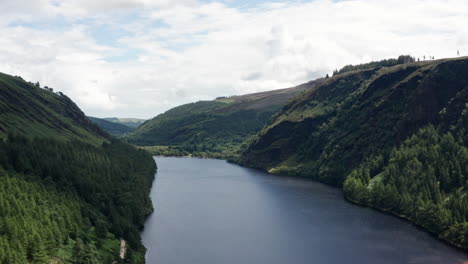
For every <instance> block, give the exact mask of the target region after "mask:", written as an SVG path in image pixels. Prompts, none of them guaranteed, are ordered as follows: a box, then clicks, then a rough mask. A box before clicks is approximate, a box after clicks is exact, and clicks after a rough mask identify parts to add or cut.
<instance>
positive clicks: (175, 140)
mask: <svg viewBox="0 0 468 264" xmlns="http://www.w3.org/2000/svg"><path fill="white" fill-rule="evenodd" d="M321 81H322V80H321V79H320V80H316V81H312V82H309V83H306V84H304V85H301V86H298V87H294V88H289V89H281V90H275V91H269V92H262V93H255V94H248V95H242V96H232V97H219V98H217V99H216V100H213V101H200V102H196V103H191V104H186V105H182V106H179V107H175V108H173V109H171V110H169V111H167V112H165V113H164V114H161V115H158V116H157V117H155V118H153V119H151V120H148V121H146V122H145V123H143V124H142V125H141V126H140V127H139V128H138V129H137V130H135V131H134V132H132V133H130V134H129V135H128V136H127V137H126V139H127V140H128V142H130V143H133V144H136V145H140V146H147V147H145V148H146V149H147V150H149V151H151V152H152V153H153V154H157V155H176V156H179V155H194V156H200V157H215V158H220V157H224V158H226V157H232V156H234V155H235V152H236V151H237V150H238V149H239V147H240V145H241V144H242V142H244V141H245V139H246V138H249V137H251V136H252V135H254V134H256V133H257V132H258V131H260V129H261V128H262V127H263V126H264V125H265V124H266V123H267V122H268V120H269V119H270V118H271V116H272V115H273V114H274V113H276V112H277V111H278V110H279V109H281V107H282V106H283V105H285V104H286V103H287V102H288V101H289V100H290V99H291V98H292V97H294V96H296V95H298V94H299V93H301V92H304V91H307V90H309V89H312V88H313V87H315V86H316V85H317V84H318V83H320V82H321ZM148 146H151V147H148Z"/></svg>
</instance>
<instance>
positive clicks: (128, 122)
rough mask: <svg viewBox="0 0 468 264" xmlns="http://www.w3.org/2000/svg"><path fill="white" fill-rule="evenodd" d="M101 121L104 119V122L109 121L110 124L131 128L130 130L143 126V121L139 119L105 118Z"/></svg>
mask: <svg viewBox="0 0 468 264" xmlns="http://www.w3.org/2000/svg"><path fill="white" fill-rule="evenodd" d="M102 119H104V120H106V121H109V122H112V123H116V124H121V125H125V126H128V127H132V128H137V127H139V126H140V125H141V124H143V122H145V119H140V118H121V117H106V118H102Z"/></svg>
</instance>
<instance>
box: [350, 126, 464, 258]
mask: <svg viewBox="0 0 468 264" xmlns="http://www.w3.org/2000/svg"><path fill="white" fill-rule="evenodd" d="M457 134H458V135H456V136H453V135H452V133H450V132H448V133H445V134H441V133H440V132H438V131H437V130H436V129H434V127H432V126H428V127H425V128H423V129H421V130H420V131H419V132H418V133H416V134H415V135H413V136H411V137H410V138H409V139H407V140H405V141H404V142H403V144H402V145H401V146H400V147H398V148H397V149H393V150H392V151H391V152H390V156H389V157H388V158H383V157H382V156H379V157H371V158H370V159H369V160H367V161H365V162H363V163H362V164H361V165H360V166H359V167H358V168H357V169H355V170H354V171H353V172H351V174H350V175H349V176H348V178H347V179H346V181H345V183H344V187H343V189H344V193H345V195H346V197H347V198H348V199H350V200H352V201H354V202H356V203H360V204H364V205H368V206H372V207H375V208H379V209H381V210H385V211H389V212H392V213H394V214H397V215H399V216H401V217H404V218H407V219H410V220H411V221H413V222H415V223H416V224H418V225H420V226H423V227H424V228H426V229H427V230H429V231H431V232H433V233H435V234H438V235H439V237H440V238H442V239H445V240H447V241H450V242H452V243H453V244H456V245H457V246H459V247H462V248H465V249H468V237H467V235H468V222H467V219H468V196H467V190H468V181H467V175H468V147H467V146H466V145H464V143H463V142H464V141H465V142H467V140H468V137H467V135H466V133H465V131H458V133H457ZM463 137H464V138H463Z"/></svg>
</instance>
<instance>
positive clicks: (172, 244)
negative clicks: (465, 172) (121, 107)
mask: <svg viewBox="0 0 468 264" xmlns="http://www.w3.org/2000/svg"><path fill="white" fill-rule="evenodd" d="M156 161H157V163H158V167H159V171H158V174H157V177H156V181H155V183H154V186H153V189H152V193H151V197H152V200H153V203H154V207H155V213H154V214H153V215H152V216H150V217H149V218H148V220H147V223H146V225H145V230H144V231H143V234H142V235H143V243H144V245H145V246H146V247H147V249H148V252H147V255H146V259H147V263H150V264H152V263H157V264H169V263H174V264H179V263H191V264H197V263H200V264H221V263H222V264H230V263H232V264H239V263H243V264H246V263H252V264H283V263H293V264H294V263H298V264H302V263H304V264H305V263H307V264H310V263H332V264H334V263H339V264H342V263H359V264H365V263H372V264H375V263H392V264H393V263H414V264H418V263H421V264H422V263H424V264H430V263H437V264H439V263H463V262H464V261H468V256H467V255H466V254H465V253H463V252H461V251H458V250H456V249H453V248H451V247H449V246H447V245H445V244H443V243H442V242H440V241H438V240H436V239H435V238H433V237H431V236H430V235H429V234H427V233H425V232H423V231H421V230H419V229H417V228H416V227H414V226H412V225H411V224H409V223H407V222H405V221H402V220H400V219H397V218H395V217H393V216H389V215H385V214H382V213H379V212H376V211H374V210H371V209H368V208H362V207H358V206H354V205H351V204H349V203H347V202H345V201H344V199H343V196H342V193H341V191H340V190H339V189H336V188H331V187H329V186H326V185H323V184H320V183H316V182H313V181H308V180H305V179H297V178H287V177H280V176H273V175H269V174H267V173H264V172H260V171H257V170H252V169H247V168H243V167H240V166H237V165H233V164H229V163H227V162H225V161H220V160H207V159H195V158H159V157H158V158H156Z"/></svg>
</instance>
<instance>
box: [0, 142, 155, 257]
mask: <svg viewBox="0 0 468 264" xmlns="http://www.w3.org/2000/svg"><path fill="white" fill-rule="evenodd" d="M154 164H155V163H154V162H153V160H152V158H151V156H149V155H148V154H147V153H145V152H144V151H142V150H137V149H135V148H133V147H131V146H129V145H126V144H123V143H121V142H119V141H117V140H112V141H111V142H109V143H104V144H103V145H102V146H92V145H89V144H86V143H83V142H80V141H70V142H61V141H56V140H53V139H29V138H26V137H23V136H9V137H8V138H7V139H6V140H5V141H0V168H1V169H0V177H1V178H2V180H1V181H0V190H2V191H1V192H0V196H1V199H0V202H1V203H2V206H1V207H0V215H1V219H2V222H1V225H0V263H25V262H29V263H50V262H51V258H54V259H56V260H57V261H59V263H76V264H81V263H83V264H84V263H105V262H112V260H116V259H117V254H118V252H119V248H120V241H119V239H120V238H125V239H126V240H127V241H128V242H129V244H130V251H129V256H128V261H130V262H131V263H143V262H144V254H143V253H144V247H143V246H142V245H141V242H140V238H139V229H140V228H142V226H143V222H144V219H145V217H146V216H147V215H148V214H149V213H150V212H152V204H151V201H150V200H149V189H150V188H149V187H150V186H151V183H152V181H153V177H154V172H155V169H156V168H155V165H154Z"/></svg>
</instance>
